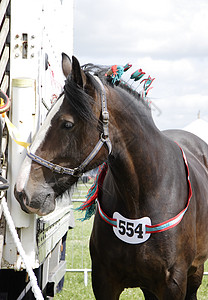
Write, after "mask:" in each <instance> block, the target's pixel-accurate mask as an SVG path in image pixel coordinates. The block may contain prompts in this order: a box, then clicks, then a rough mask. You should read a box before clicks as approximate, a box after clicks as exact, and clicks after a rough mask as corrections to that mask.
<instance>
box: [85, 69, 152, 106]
mask: <svg viewBox="0 0 208 300" xmlns="http://www.w3.org/2000/svg"><path fill="white" fill-rule="evenodd" d="M110 67H111V66H105V65H94V64H86V65H83V66H82V69H83V70H84V71H85V72H87V73H91V74H93V75H94V76H98V77H99V78H100V80H101V81H102V82H103V83H104V84H109V85H110V86H111V87H114V85H113V84H112V83H111V82H110V81H108V79H107V77H106V76H105V74H106V72H107V71H108V70H109V69H110ZM119 87H120V88H122V89H123V90H125V91H126V92H128V93H129V94H130V95H132V96H133V97H134V98H135V99H136V100H139V101H141V102H142V103H143V104H144V105H145V107H146V108H149V109H150V107H149V105H148V103H147V101H145V100H144V99H143V98H142V97H141V94H140V93H138V92H137V91H136V90H135V89H133V88H132V87H131V86H130V85H128V83H127V81H125V80H121V81H120V83H119Z"/></svg>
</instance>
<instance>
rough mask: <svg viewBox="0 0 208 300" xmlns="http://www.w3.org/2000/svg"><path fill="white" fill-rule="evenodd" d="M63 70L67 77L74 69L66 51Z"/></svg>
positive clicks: (63, 55)
mask: <svg viewBox="0 0 208 300" xmlns="http://www.w3.org/2000/svg"><path fill="white" fill-rule="evenodd" d="M62 70H63V73H64V76H65V77H67V76H68V75H69V74H70V73H71V71H72V63H71V59H70V58H69V56H68V55H67V54H66V53H62Z"/></svg>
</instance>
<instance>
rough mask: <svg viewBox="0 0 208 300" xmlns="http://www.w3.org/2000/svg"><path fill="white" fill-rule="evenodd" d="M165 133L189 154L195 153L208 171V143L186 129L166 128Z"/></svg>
mask: <svg viewBox="0 0 208 300" xmlns="http://www.w3.org/2000/svg"><path fill="white" fill-rule="evenodd" d="M163 133H164V134H165V135H166V136H167V137H168V138H170V139H171V140H173V141H174V142H176V143H178V145H179V146H180V147H181V148H182V149H183V150H184V152H185V153H186V155H187V159H188V158H189V156H190V155H191V156H192V155H193V156H194V157H195V158H197V159H198V160H199V162H200V163H201V164H202V165H203V166H204V167H205V168H206V169H207V171H208V144H207V143H206V142H205V141H203V140H202V139H201V138H199V137H198V136H196V135H195V134H193V133H190V132H188V131H185V130H165V131H163Z"/></svg>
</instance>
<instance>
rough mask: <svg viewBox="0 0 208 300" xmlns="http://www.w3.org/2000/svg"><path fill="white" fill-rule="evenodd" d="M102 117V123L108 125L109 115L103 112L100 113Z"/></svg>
mask: <svg viewBox="0 0 208 300" xmlns="http://www.w3.org/2000/svg"><path fill="white" fill-rule="evenodd" d="M102 117H103V123H108V121H109V113H108V111H103V112H102Z"/></svg>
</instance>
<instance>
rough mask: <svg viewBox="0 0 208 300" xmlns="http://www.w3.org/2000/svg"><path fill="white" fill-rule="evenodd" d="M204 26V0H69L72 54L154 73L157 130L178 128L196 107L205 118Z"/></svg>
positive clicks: (207, 9) (207, 4)
mask: <svg viewBox="0 0 208 300" xmlns="http://www.w3.org/2000/svg"><path fill="white" fill-rule="evenodd" d="M207 28H208V1H207V0H147V1H145V0H143V1H141V0H128V1H127V0H125V1H124V0H105V1H99V0H96V1H95V0H84V1H83V0H74V55H75V56H77V58H78V59H79V60H80V63H81V64H84V63H88V62H92V63H98V64H106V65H114V64H120V65H125V64H126V63H127V62H129V63H132V64H133V67H132V68H131V69H130V70H129V75H131V73H132V72H133V71H134V70H136V69H138V68H142V69H143V71H145V72H146V74H147V75H151V77H155V78H156V79H155V81H154V82H153V86H154V88H153V89H152V90H151V91H150V92H149V97H150V98H151V100H152V101H153V103H154V104H155V105H156V106H158V107H159V108H160V110H161V112H162V113H161V114H160V116H158V111H153V116H154V120H155V122H156V124H157V126H158V127H159V128H160V129H167V128H183V127H184V126H186V125H187V124H189V123H190V122H192V121H194V120H195V119H196V118H197V114H198V112H199V111H200V117H201V118H202V119H204V120H206V121H208V29H207Z"/></svg>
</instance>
